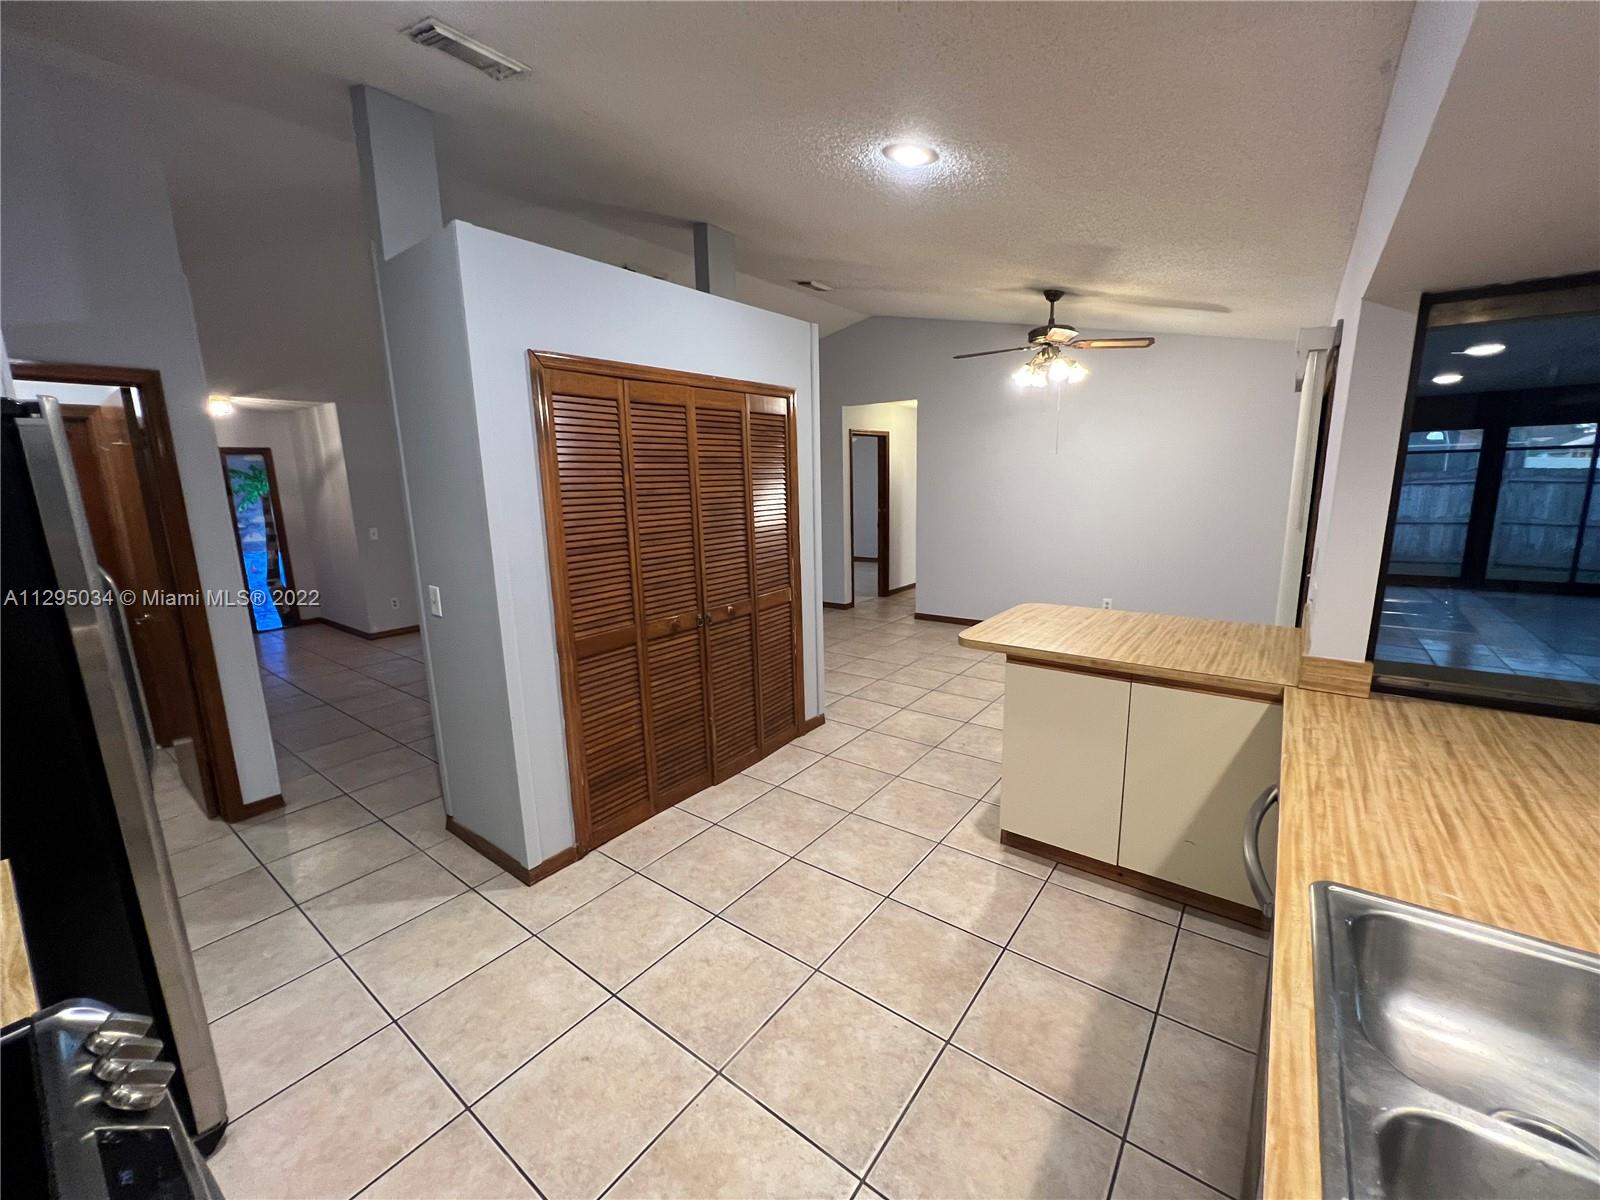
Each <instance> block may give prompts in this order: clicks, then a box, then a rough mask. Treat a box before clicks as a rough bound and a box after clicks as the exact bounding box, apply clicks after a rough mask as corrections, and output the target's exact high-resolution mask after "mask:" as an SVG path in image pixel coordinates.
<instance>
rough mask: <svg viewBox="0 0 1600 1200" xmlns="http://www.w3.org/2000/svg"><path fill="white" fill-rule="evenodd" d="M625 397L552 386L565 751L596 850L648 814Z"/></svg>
mask: <svg viewBox="0 0 1600 1200" xmlns="http://www.w3.org/2000/svg"><path fill="white" fill-rule="evenodd" d="M622 396H623V385H622V382H621V381H620V380H617V379H612V378H609V377H607V376H601V375H587V374H579V373H577V372H571V371H552V372H550V373H549V374H548V375H547V377H546V402H547V404H548V411H549V422H550V427H551V428H550V432H551V434H552V435H553V438H552V440H553V442H554V459H555V476H556V486H555V492H556V504H557V507H558V508H559V513H558V514H557V516H558V517H559V523H558V524H556V525H554V526H552V529H553V530H557V529H558V530H559V531H560V536H559V538H553V539H552V542H553V548H554V549H556V550H557V551H558V554H559V558H560V560H561V561H560V562H559V563H558V564H557V566H558V569H560V570H562V573H564V575H565V592H566V601H567V608H568V614H569V618H570V626H569V628H568V629H567V630H565V631H563V632H564V636H565V637H566V639H568V650H569V663H570V666H571V684H572V691H571V694H569V698H568V705H567V714H566V717H567V721H568V724H569V737H568V744H569V747H575V748H576V751H575V752H576V756H577V758H578V761H579V770H578V771H576V772H575V773H574V775H575V779H574V782H575V784H577V786H578V787H579V788H581V789H582V790H583V791H584V792H585V793H586V796H585V797H583V798H582V799H581V801H580V802H579V806H578V811H579V813H580V814H581V813H582V812H583V811H584V808H583V805H584V804H585V803H586V805H587V813H588V824H589V835H588V839H587V840H588V841H589V842H590V844H595V843H599V842H603V841H605V840H606V839H607V838H609V837H613V836H615V835H616V834H618V833H620V832H622V831H623V830H624V829H627V828H629V827H630V826H632V825H635V824H637V823H638V822H639V821H641V820H643V819H644V818H645V817H647V816H648V815H649V814H650V812H651V803H650V781H649V774H648V771H647V767H646V763H647V750H646V737H645V734H646V729H645V703H644V697H645V685H644V679H643V673H642V663H641V642H642V638H641V636H640V634H641V631H640V624H639V619H638V618H639V603H638V597H637V596H636V594H635V586H634V571H633V550H632V545H631V541H630V536H629V534H630V527H631V520H630V505H629V502H628V481H627V475H626V471H625V460H624V443H623V430H624V423H623V422H624V412H623V403H622ZM547 463H548V459H547ZM560 586H561V582H560V577H559V576H558V581H557V587H558V588H559V587H560ZM574 709H575V711H574ZM575 800H579V798H577V797H575ZM581 833H582V831H581V830H580V836H581Z"/></svg>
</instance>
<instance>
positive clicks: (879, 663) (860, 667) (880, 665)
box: [828, 658, 901, 680]
mask: <svg viewBox="0 0 1600 1200" xmlns="http://www.w3.org/2000/svg"><path fill="white" fill-rule="evenodd" d="M900 666H901V664H899V663H891V662H884V661H883V660H882V659H881V658H852V659H850V660H849V661H848V662H846V663H844V664H843V665H842V666H839V667H830V668H828V669H829V670H830V671H832V670H837V671H842V672H844V673H845V674H848V675H859V676H861V678H863V679H867V680H872V679H882V678H883V677H884V676H885V675H893V674H894V673H895V672H896V671H898V670H899V669H900Z"/></svg>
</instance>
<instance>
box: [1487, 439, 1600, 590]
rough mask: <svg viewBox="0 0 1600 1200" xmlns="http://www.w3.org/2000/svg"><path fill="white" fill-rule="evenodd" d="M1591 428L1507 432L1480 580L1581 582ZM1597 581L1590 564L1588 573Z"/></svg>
mask: <svg viewBox="0 0 1600 1200" xmlns="http://www.w3.org/2000/svg"><path fill="white" fill-rule="evenodd" d="M1595 428H1596V426H1595V423H1594V422H1584V423H1579V424H1569V425H1518V426H1513V427H1512V428H1511V429H1509V430H1508V431H1507V436H1506V450H1505V457H1504V459H1503V462H1502V466H1501V473H1500V492H1499V496H1498V498H1497V501H1496V504H1495V508H1494V529H1493V533H1492V535H1491V537H1490V540H1489V560H1488V563H1487V564H1486V566H1485V569H1484V578H1485V579H1491V580H1525V581H1533V582H1541V583H1555V584H1562V583H1579V582H1586V581H1585V580H1584V579H1583V575H1584V570H1583V566H1584V563H1583V557H1584V556H1583V554H1582V553H1581V550H1582V548H1584V547H1588V551H1589V558H1590V559H1591V560H1592V559H1593V558H1594V556H1595V553H1596V549H1595V548H1596V546H1597V545H1600V534H1597V533H1596V531H1595V529H1594V528H1593V527H1592V526H1593V525H1594V523H1595V520H1596V517H1597V516H1600V513H1597V511H1596V509H1595V507H1594V480H1595ZM1587 574H1588V576H1589V579H1588V580H1587V582H1592V581H1593V579H1594V577H1595V570H1594V567H1593V566H1592V565H1591V566H1590V569H1589V570H1588V572H1587Z"/></svg>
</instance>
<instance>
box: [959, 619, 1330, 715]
mask: <svg viewBox="0 0 1600 1200" xmlns="http://www.w3.org/2000/svg"><path fill="white" fill-rule="evenodd" d="M960 640H961V644H962V645H963V646H971V647H973V648H975V649H978V650H995V651H998V652H1000V653H1001V654H1004V655H1006V656H1007V657H1008V658H1016V659H1022V660H1025V661H1031V662H1040V663H1049V664H1056V665H1059V666H1065V667H1076V668H1081V669H1083V670H1085V671H1091V672H1096V673H1100V674H1110V675H1118V676H1123V677H1126V678H1132V679H1147V680H1150V681H1151V682H1154V683H1179V684H1187V685H1189V686H1193V687H1199V688H1205V689H1210V690H1215V691H1221V692H1233V693H1242V694H1245V695H1251V696H1257V697H1259V698H1261V699H1264V700H1277V699H1280V698H1281V697H1282V696H1283V690H1284V688H1285V687H1290V686H1293V684H1294V682H1295V679H1296V677H1297V675H1298V672H1299V669H1300V631H1299V630H1298V629H1290V628H1286V627H1284V626H1281V625H1250V624H1245V623H1243V622H1239V621H1210V620H1204V619H1202V618H1199V617H1173V616H1165V615H1163V614H1160V613H1135V612H1120V611H1118V610H1116V609H1102V608H1078V607H1076V606H1073V605H1068V604H1019V605H1017V606H1016V607H1015V608H1008V609H1006V611H1005V612H1003V613H1000V614H999V615H998V616H993V617H990V618H989V619H988V620H987V621H983V622H981V623H979V624H977V625H974V626H972V627H971V628H969V629H966V630H964V631H963V632H962V634H961V639H960Z"/></svg>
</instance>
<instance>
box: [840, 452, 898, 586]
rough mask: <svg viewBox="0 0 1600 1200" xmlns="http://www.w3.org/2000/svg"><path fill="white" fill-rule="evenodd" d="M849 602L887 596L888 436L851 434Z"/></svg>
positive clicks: (888, 534)
mask: <svg viewBox="0 0 1600 1200" xmlns="http://www.w3.org/2000/svg"><path fill="white" fill-rule="evenodd" d="M849 525H850V576H851V589H852V590H851V601H852V603H853V602H854V599H855V597H856V596H859V595H860V594H861V592H862V591H863V585H864V587H865V590H867V591H868V592H869V594H871V595H874V596H887V595H888V594H889V536H890V533H889V434H888V431H887V430H881V429H852V430H851V431H850V521H849Z"/></svg>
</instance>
